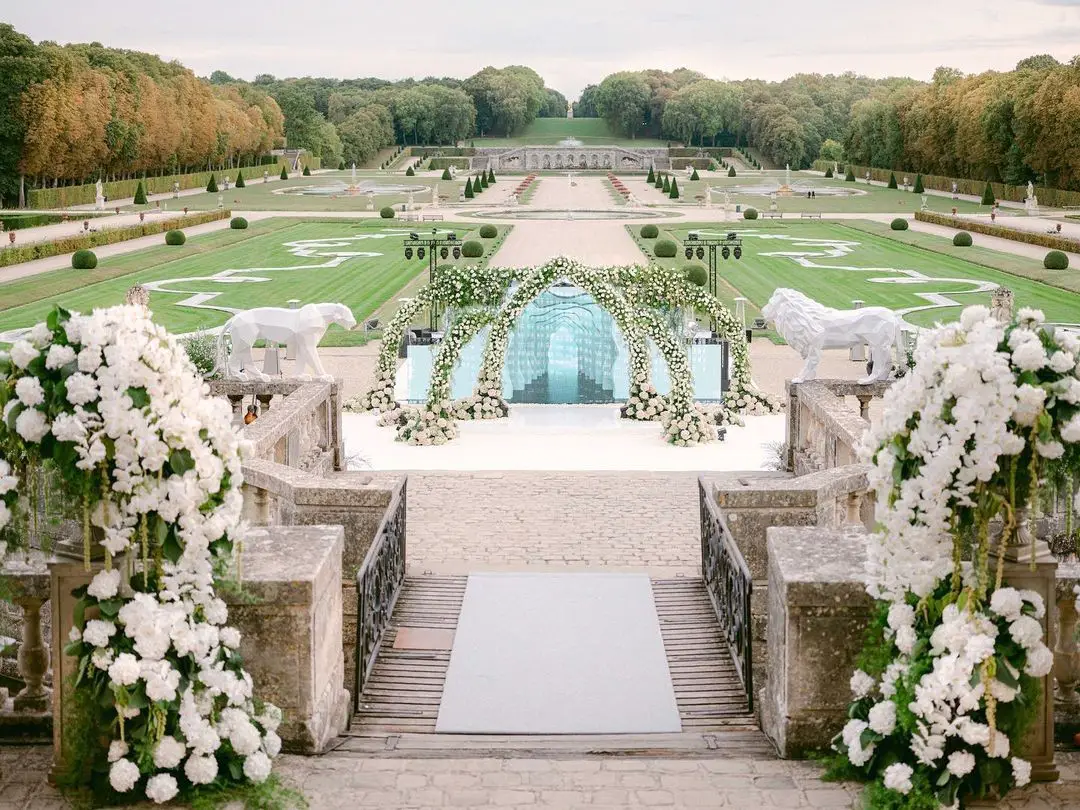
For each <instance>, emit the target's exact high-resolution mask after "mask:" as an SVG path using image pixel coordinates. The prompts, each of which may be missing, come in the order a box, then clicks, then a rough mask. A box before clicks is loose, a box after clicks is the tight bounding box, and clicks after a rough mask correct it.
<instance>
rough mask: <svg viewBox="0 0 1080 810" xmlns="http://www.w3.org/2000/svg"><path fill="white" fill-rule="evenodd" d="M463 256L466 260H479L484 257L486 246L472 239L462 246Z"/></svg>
mask: <svg viewBox="0 0 1080 810" xmlns="http://www.w3.org/2000/svg"><path fill="white" fill-rule="evenodd" d="M461 255H462V256H464V257H465V258H466V259H479V258H480V257H481V256H483V255H484V246H483V245H482V244H481V243H480V242H477V241H475V240H473V239H470V240H469V241H468V242H466V243H465V244H464V245H462V246H461Z"/></svg>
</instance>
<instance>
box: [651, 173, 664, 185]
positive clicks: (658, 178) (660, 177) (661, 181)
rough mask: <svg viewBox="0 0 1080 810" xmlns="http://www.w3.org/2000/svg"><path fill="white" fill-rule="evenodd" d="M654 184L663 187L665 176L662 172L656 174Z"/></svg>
mask: <svg viewBox="0 0 1080 810" xmlns="http://www.w3.org/2000/svg"><path fill="white" fill-rule="evenodd" d="M653 185H654V186H656V187H657V188H663V187H664V176H663V175H662V174H658V175H656V182H654V183H653Z"/></svg>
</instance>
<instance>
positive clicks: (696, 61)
mask: <svg viewBox="0 0 1080 810" xmlns="http://www.w3.org/2000/svg"><path fill="white" fill-rule="evenodd" d="M0 5H7V6H9V7H8V8H6V9H4V8H0V22H8V23H11V24H12V25H14V26H15V28H16V29H18V30H19V31H21V32H22V33H24V34H26V35H27V36H29V37H30V38H31V39H34V40H35V41H39V42H40V41H42V40H52V41H56V42H60V43H67V42H89V41H95V40H96V41H98V42H101V43H102V44H104V45H108V46H111V47H119V48H130V49H133V50H142V51H150V52H152V53H156V54H159V55H160V56H161V57H163V58H165V59H176V60H179V61H180V62H181V63H183V64H184V65H186V66H187V67H190V68H191V69H192V70H194V71H195V72H196V73H197V74H198V75H200V76H208V75H209V74H210V73H211V72H212V71H214V70H224V71H226V72H228V73H229V74H231V75H233V76H235V77H237V78H243V79H249V80H250V79H253V78H255V76H256V75H257V74H259V73H271V74H273V75H275V76H277V77H279V78H281V77H286V76H335V77H339V78H354V77H360V76H379V77H382V78H387V79H399V78H404V77H407V76H413V77H417V78H419V77H423V76H428V75H438V76H457V77H461V78H464V77H467V76H469V75H471V74H473V73H475V72H476V71H477V70H479V69H481V68H483V67H484V66H486V65H495V66H497V67H502V66H504V65H508V64H525V65H528V66H530V67H532V68H534V69H535V70H536V71H537V72H538V73H540V75H541V76H543V77H544V79H545V81H546V83H547V85H548V86H549V87H554V88H555V89H556V90H559V91H561V92H562V93H563V94H565V95H566V96H567V97H568V98H571V99H575V98H577V96H578V95H579V94H580V92H581V90H582V88H583V87H585V86H586V85H588V84H592V83H597V82H599V81H600V80H601V79H603V77H604V76H606V75H608V74H609V73H613V72H615V71H618V70H638V69H643V68H647V67H655V68H664V69H668V70H671V69H674V68H677V67H688V68H691V69H693V70H698V71H700V72H702V73H704V74H706V75H707V76H709V77H711V78H716V79H745V78H758V79H767V80H779V79H783V78H785V77H787V76H790V75H792V74H793V73H800V72H816V73H841V72H845V71H854V72H856V73H861V74H865V75H869V76H875V77H881V76H897V75H901V76H912V77H915V78H918V79H929V78H930V76H931V74H932V73H933V71H934V68H936V67H938V66H939V65H948V66H950V67H955V68H959V69H960V70H962V71H964V72H965V73H978V72H981V71H984V70H1008V69H1010V68H1012V67H1013V66H1014V65H1015V64H1016V62H1017V61H1019V60H1020V59H1022V58H1024V57H1026V56H1030V55H1032V54H1036V53H1050V54H1053V55H1054V56H1056V57H1057V58H1058V59H1060V60H1062V61H1066V60H1068V59H1071V58H1072V57H1073V56H1074V55H1076V54H1077V53H1080V0H949V1H948V2H942V0H903V2H897V0H817V2H815V3H807V2H806V0H764V2H746V0H714V1H713V2H705V3H702V2H689V3H684V4H682V5H681V7H673V6H671V5H669V4H667V3H665V2H662V1H660V0H543V2H529V3H523V2H521V0H516V2H514V1H513V0H454V2H452V3H451V2H446V1H445V0H443V2H433V0H406V2H403V3H400V4H398V3H389V2H385V0H380V2H372V0H306V2H297V0H225V1H224V2H223V1H222V0H184V1H183V2H180V3H169V2H164V1H163V0H109V2H107V3H87V2H85V1H84V0H39V1H38V2H14V1H13V2H11V3H10V4H9V3H7V2H5V3H3V4H0Z"/></svg>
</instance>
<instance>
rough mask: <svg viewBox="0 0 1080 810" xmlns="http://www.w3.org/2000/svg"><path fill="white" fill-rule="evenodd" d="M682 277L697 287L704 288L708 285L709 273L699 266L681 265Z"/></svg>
mask: <svg viewBox="0 0 1080 810" xmlns="http://www.w3.org/2000/svg"><path fill="white" fill-rule="evenodd" d="M682 271H683V277H684V278H685V279H686V280H687V281H689V282H690V283H691V284H694V285H696V286H698V287H704V286H705V285H706V284H708V283H709V271H708V270H706V269H705V266H704V265H701V264H696V263H695V264H686V265H683V269H682Z"/></svg>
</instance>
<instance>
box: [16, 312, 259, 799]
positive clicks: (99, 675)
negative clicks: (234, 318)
mask: <svg viewBox="0 0 1080 810" xmlns="http://www.w3.org/2000/svg"><path fill="white" fill-rule="evenodd" d="M42 355H44V357H43V359H41V360H39V358H42ZM0 407H2V410H3V413H4V416H5V419H4V421H3V422H2V423H0V506H2V508H0V529H2V528H3V527H4V524H6V523H8V522H9V521H10V520H11V519H12V517H13V513H14V512H15V511H16V509H17V503H16V499H17V495H18V491H17V481H18V479H19V478H20V477H29V476H32V475H34V474H35V470H36V469H37V468H38V467H40V466H41V465H43V464H49V465H51V467H52V468H53V469H55V471H56V472H57V473H58V475H59V476H60V478H61V480H62V481H63V486H64V488H65V490H66V492H67V493H68V494H69V496H74V497H75V499H76V500H77V502H79V503H80V504H81V506H80V508H81V511H82V515H83V525H84V546H85V550H86V556H87V567H88V570H89V565H90V563H89V553H90V549H91V543H92V532H95V531H96V532H98V533H99V535H100V538H101V539H102V544H103V546H104V548H105V567H104V569H103V570H101V571H100V572H99V573H97V574H96V575H95V576H94V577H93V578H92V580H91V582H90V584H89V585H88V586H87V587H85V588H84V589H81V590H79V591H76V596H77V597H78V602H77V607H76V613H75V616H76V620H75V627H74V630H73V632H72V633H71V636H70V639H69V643H68V645H67V647H66V649H65V653H66V654H68V655H70V656H72V657H74V658H75V660H76V661H77V672H78V683H77V686H76V687H75V688H76V689H77V690H79V691H81V692H85V693H86V694H88V695H90V696H91V703H92V705H94V706H95V707H96V709H95V711H97V715H96V716H95V718H94V721H93V722H95V723H96V724H97V725H98V729H97V730H98V731H100V732H102V733H103V734H104V735H105V736H106V738H109V737H111V739H108V741H107V743H106V744H105V745H104V747H103V748H102V749H101V750H92V751H83V752H79V754H80V756H81V757H84V758H87V759H88V760H89V761H90V763H91V764H93V765H94V768H93V769H92V771H93V773H94V774H95V776H93V777H92V779H97V778H98V776H100V778H101V779H102V780H103V781H102V782H101V783H93V784H91V785H90V787H92V788H94V789H97V790H106V791H107V790H109V789H111V790H112V791H115V792H117V793H123V794H128V793H130V792H132V791H134V790H136V788H138V789H139V790H140V793H141V795H145V796H146V798H148V799H150V800H151V801H154V802H159V803H160V802H167V801H170V800H171V799H173V798H174V797H176V796H177V795H178V794H179V793H180V792H181V790H186V789H188V788H189V787H190V786H192V785H196V784H206V783H207V782H208V781H213V779H212V778H211V779H210V780H205V781H199V780H198V779H196V778H194V777H200V778H201V777H204V776H205V775H206V774H207V773H208V766H206V765H205V764H199V763H202V762H203V761H205V760H209V761H211V762H213V763H214V768H215V774H216V773H217V765H218V763H220V764H221V765H223V766H226V767H225V768H224V769H223V772H222V777H221V778H222V779H223V781H224V783H238V782H243V781H244V780H245V779H248V780H252V781H258V779H256V777H261V778H262V779H265V778H266V777H267V776H268V774H269V765H268V760H267V762H264V761H263V758H264V757H267V756H269V752H268V751H267V750H266V749H267V747H268V746H269V747H274V743H273V742H272V741H270V742H269V743H268V742H267V738H268V735H269V734H270V733H272V732H273V731H274V730H275V729H276V724H275V723H273V722H264V720H263V719H261V718H263V717H274V716H278V714H279V713H277V712H276V710H275V709H273V708H272V707H267V708H265V709H262V710H260V709H259V708H258V706H257V704H256V702H255V700H254V698H253V695H252V688H251V678H250V676H249V675H248V674H247V673H246V672H244V670H243V666H242V663H241V660H240V658H239V656H238V655H237V653H236V651H235V649H233V648H231V647H228V646H225V645H223V644H222V642H221V639H222V637H223V636H225V637H227V638H230V639H235V638H236V637H237V636H238V634H237V633H236V631H234V630H232V629H230V628H228V627H227V626H226V623H227V621H228V612H227V610H226V607H225V604H224V603H223V602H222V601H221V600H220V599H219V598H218V597H217V596H216V595H215V590H214V584H215V574H216V572H218V571H222V570H224V567H225V566H227V565H228V564H229V563H231V562H232V560H233V557H234V544H235V543H236V542H237V541H239V540H240V539H242V536H243V530H242V526H241V524H240V512H241V506H242V497H241V492H240V486H241V483H242V480H243V479H242V473H241V454H242V452H243V451H244V449H245V448H244V446H243V445H242V443H241V441H240V435H239V433H238V432H237V431H236V429H235V427H234V426H233V423H232V414H231V412H230V408H229V405H228V403H227V402H226V401H224V400H222V399H215V398H212V397H210V396H209V390H208V388H207V386H206V385H205V384H204V383H203V381H202V378H201V376H199V374H198V372H197V371H196V369H195V367H194V366H193V365H192V364H191V362H190V361H189V360H188V358H187V355H186V353H185V351H184V349H183V347H182V346H181V345H180V343H179V342H178V341H177V340H176V339H175V338H174V337H173V336H171V335H169V334H168V333H166V332H165V330H164V329H163V328H162V327H160V326H158V325H156V324H154V323H153V321H152V320H151V319H150V313H149V312H148V311H147V310H146V309H145V308H143V307H139V306H123V307H114V308H111V309H104V310H97V311H95V312H94V313H92V314H90V315H79V314H70V313H68V312H66V311H64V310H62V309H59V308H57V309H54V311H53V312H52V313H51V314H50V315H49V319H48V322H47V324H39V325H38V326H37V327H35V328H34V330H32V332H31V335H30V338H29V340H27V341H21V342H20V343H18V344H16V346H15V347H13V350H12V353H11V355H10V357H9V358H4V357H2V356H0ZM24 508H25V507H24ZM29 508H31V509H33V508H36V505H33V504H30V505H29ZM14 536H15V538H16V540H18V539H19V538H20V537H21V536H22V535H21V534H20V533H18V532H16V533H15V534H14ZM0 553H2V552H0ZM121 556H122V557H123V560H122V562H121V563H120V564H119V565H118V564H117V560H116V558H117V557H121ZM91 609H93V613H94V614H98V615H99V616H100V618H92V619H89V620H87V619H85V618H83V617H84V616H85V615H86V614H87V612H88V611H90V610H91ZM260 711H261V713H260ZM226 712H231V713H232V716H233V718H234V720H233V722H234V723H235V724H236V725H237V726H243V728H244V729H245V731H246V734H247V735H248V737H249V738H251V739H253V740H255V741H256V742H255V745H254V746H253V747H251V750H249V751H246V753H243V752H241V751H240V750H239V749H238V748H237V747H236V746H232V747H231V748H222V747H221V743H220V740H221V736H220V735H219V733H218V732H219V730H220V724H221V722H222V720H221V718H222V717H223V715H224V714H225V713H226ZM97 736H99V737H100V736H101V735H100V734H99V735H97ZM275 736H276V735H275ZM279 744H280V741H279V742H278V747H279ZM249 747H250V746H249ZM253 757H255V758H256V759H255V761H254V762H253V763H252V764H251V766H250V767H249V766H248V762H249V761H250V760H252V758H253ZM233 764H235V766H236V771H235V772H233V770H231V767H232V765H233ZM193 775H194V776H193Z"/></svg>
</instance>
